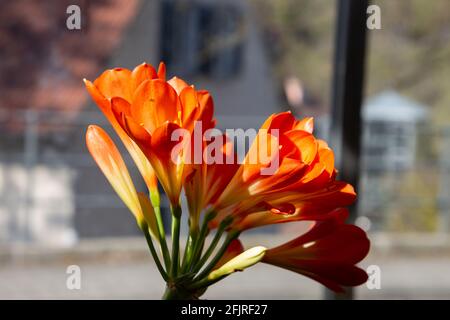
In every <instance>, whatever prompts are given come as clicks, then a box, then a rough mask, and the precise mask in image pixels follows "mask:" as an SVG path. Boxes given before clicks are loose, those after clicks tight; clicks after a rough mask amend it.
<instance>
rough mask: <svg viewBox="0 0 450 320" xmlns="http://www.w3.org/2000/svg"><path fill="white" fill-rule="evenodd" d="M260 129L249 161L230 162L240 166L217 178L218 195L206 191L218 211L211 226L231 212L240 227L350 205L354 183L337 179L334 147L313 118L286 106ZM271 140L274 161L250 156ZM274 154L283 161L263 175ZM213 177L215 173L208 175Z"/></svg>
mask: <svg viewBox="0 0 450 320" xmlns="http://www.w3.org/2000/svg"><path fill="white" fill-rule="evenodd" d="M261 129H262V130H260V131H259V133H258V135H257V136H256V139H255V141H254V142H253V144H252V146H251V147H250V150H249V152H248V153H247V156H246V159H245V160H244V163H243V164H241V165H240V166H239V167H230V168H229V169H230V170H235V171H234V172H232V174H226V175H224V176H222V177H220V176H219V177H215V180H219V181H220V182H217V181H215V182H214V183H215V184H216V185H220V186H223V187H224V190H223V191H221V192H220V194H219V195H214V196H211V195H208V194H207V195H206V196H205V198H206V199H211V204H212V207H213V209H214V210H216V212H217V213H218V214H217V216H216V218H215V219H214V220H213V221H212V222H211V223H210V226H211V227H216V226H217V225H218V224H219V223H220V221H222V220H223V219H224V218H225V217H227V216H232V217H234V222H233V228H234V229H238V230H245V229H248V228H252V227H257V226H261V225H266V224H270V223H279V222H287V221H294V220H300V219H304V218H308V215H312V214H314V215H315V216H317V215H318V214H319V213H321V212H329V211H330V210H332V209H334V208H337V207H343V206H347V205H350V204H351V203H352V202H353V201H354V200H355V197H356V194H355V192H354V190H353V188H352V187H351V186H350V185H349V184H347V183H345V182H341V181H336V180H335V176H336V170H335V168H334V156H333V152H332V151H331V149H330V148H329V147H328V145H327V144H326V143H325V142H324V141H322V140H318V139H316V138H315V137H314V136H313V134H312V130H313V120H312V118H306V119H303V120H300V121H296V120H295V118H294V117H293V116H292V114H291V113H290V112H283V113H279V114H275V115H272V116H270V117H269V118H268V119H267V120H266V122H265V123H264V124H263V125H262V127H261ZM272 132H275V133H276V135H275V134H273V133H272ZM271 140H273V141H274V142H275V147H274V146H270V147H269V148H267V149H269V151H271V152H272V154H270V159H272V162H270V163H269V162H262V161H259V160H258V161H256V162H251V161H250V159H251V157H253V159H256V156H255V155H254V154H255V153H256V154H258V155H259V154H260V149H261V143H260V142H261V141H269V142H270V141H271ZM268 144H270V143H268ZM276 146H278V148H276ZM274 160H277V161H278V167H277V168H275V170H274V172H273V174H269V175H264V174H263V171H262V170H264V169H267V168H269V167H270V166H271V165H272V164H273V161H274ZM217 171H218V168H217V165H215V164H213V165H211V166H209V167H208V172H207V177H208V176H214V175H215V172H217ZM210 180H213V179H207V181H210ZM206 190H207V192H214V190H215V189H212V188H209V187H207V188H206Z"/></svg>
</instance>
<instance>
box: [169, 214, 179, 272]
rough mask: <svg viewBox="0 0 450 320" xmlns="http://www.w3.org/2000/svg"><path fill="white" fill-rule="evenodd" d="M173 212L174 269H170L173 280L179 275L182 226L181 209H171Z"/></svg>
mask: <svg viewBox="0 0 450 320" xmlns="http://www.w3.org/2000/svg"><path fill="white" fill-rule="evenodd" d="M171 210H172V267H171V269H170V276H171V278H172V279H173V278H175V277H176V276H177V275H178V266H179V258H180V224H181V207H180V206H177V207H171Z"/></svg>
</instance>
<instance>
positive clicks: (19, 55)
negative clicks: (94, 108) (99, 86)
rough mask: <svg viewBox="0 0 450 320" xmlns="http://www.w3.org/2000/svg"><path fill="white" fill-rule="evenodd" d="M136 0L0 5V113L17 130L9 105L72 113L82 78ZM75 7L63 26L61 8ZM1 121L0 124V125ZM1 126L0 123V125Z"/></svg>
mask: <svg viewBox="0 0 450 320" xmlns="http://www.w3.org/2000/svg"><path fill="white" fill-rule="evenodd" d="M139 3H140V0H78V1H77V0H47V1H35V0H14V1H6V2H4V3H2V7H1V10H0V52H1V55H2V57H1V61H0V92H1V93H2V94H1V95H0V111H1V112H0V115H2V114H3V116H5V115H6V116H7V118H8V121H7V123H8V128H9V131H11V130H13V131H18V130H19V131H20V130H21V129H20V125H19V122H21V121H18V120H17V119H16V118H17V117H16V113H14V112H12V110H26V109H29V108H33V109H36V110H58V111H62V112H61V115H62V116H63V117H69V118H73V117H75V116H76V115H77V114H78V113H79V111H80V110H81V108H82V107H83V106H84V105H85V104H86V101H87V94H86V91H85V89H84V86H83V83H82V78H84V77H86V78H94V77H95V76H97V75H98V74H99V73H100V72H101V70H102V69H103V68H104V66H105V64H106V61H107V60H108V58H109V57H110V56H111V54H112V52H113V51H114V48H116V47H117V46H118V45H119V44H120V42H121V39H122V38H123V36H124V33H125V30H126V27H127V26H128V25H129V24H130V22H132V21H133V19H134V17H135V15H136V13H137V12H138V7H139ZM71 4H77V5H79V6H80V8H81V20H82V29H81V30H68V29H67V28H66V19H67V17H68V14H67V13H66V8H67V7H68V6H69V5H71ZM2 126H3V125H2ZM3 127H4V126H3Z"/></svg>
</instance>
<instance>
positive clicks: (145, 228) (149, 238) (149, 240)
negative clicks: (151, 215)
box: [143, 225, 169, 281]
mask: <svg viewBox="0 0 450 320" xmlns="http://www.w3.org/2000/svg"><path fill="white" fill-rule="evenodd" d="M143 232H144V235H145V239H146V240H147V244H148V247H149V249H150V252H151V254H152V256H153V259H154V260H155V263H156V267H157V268H158V270H159V273H161V275H162V277H163V279H164V280H165V281H168V280H169V277H168V276H167V273H166V271H165V270H164V268H163V266H162V265H161V262H160V261H159V257H158V253H157V252H156V250H155V246H154V245H153V240H152V236H151V235H150V232H149V231H148V226H147V225H144V226H143Z"/></svg>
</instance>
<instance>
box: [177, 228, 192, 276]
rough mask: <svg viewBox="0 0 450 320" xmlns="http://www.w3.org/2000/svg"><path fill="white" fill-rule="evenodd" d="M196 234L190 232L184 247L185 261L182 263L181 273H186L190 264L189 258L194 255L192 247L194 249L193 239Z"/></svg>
mask: <svg viewBox="0 0 450 320" xmlns="http://www.w3.org/2000/svg"><path fill="white" fill-rule="evenodd" d="M193 237H194V235H192V234H189V236H188V238H187V240H186V246H185V247H184V254H183V261H182V263H181V269H180V271H181V273H185V272H186V269H187V266H188V260H189V259H190V258H191V255H192V249H193V243H194V240H193Z"/></svg>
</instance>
